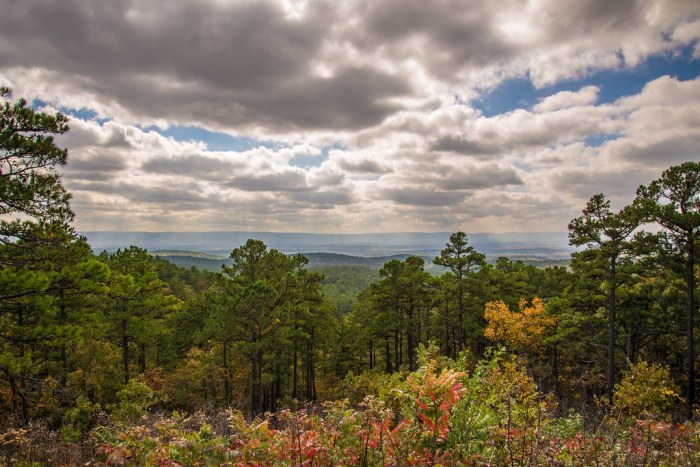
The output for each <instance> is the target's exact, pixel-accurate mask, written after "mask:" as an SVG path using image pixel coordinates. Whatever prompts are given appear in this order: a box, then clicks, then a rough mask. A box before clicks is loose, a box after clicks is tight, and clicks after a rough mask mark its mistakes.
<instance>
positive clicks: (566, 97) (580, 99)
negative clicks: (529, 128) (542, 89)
mask: <svg viewBox="0 0 700 467" xmlns="http://www.w3.org/2000/svg"><path fill="white" fill-rule="evenodd" d="M599 92H600V88H598V86H586V87H583V88H581V89H579V90H578V91H577V92H572V91H561V92H558V93H556V94H553V95H551V96H548V97H546V98H544V99H542V100H541V101H540V103H539V104H537V105H536V106H534V107H533V109H532V110H534V111H535V112H548V111H552V110H560V109H567V108H570V107H578V106H585V105H591V104H595V102H596V101H597V100H598V93H599Z"/></svg>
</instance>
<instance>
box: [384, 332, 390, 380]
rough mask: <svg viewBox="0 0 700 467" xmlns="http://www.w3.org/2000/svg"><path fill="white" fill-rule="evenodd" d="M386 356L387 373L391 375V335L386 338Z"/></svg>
mask: <svg viewBox="0 0 700 467" xmlns="http://www.w3.org/2000/svg"><path fill="white" fill-rule="evenodd" d="M384 355H385V357H386V372H387V373H391V352H390V350H389V335H388V334H387V335H385V336H384Z"/></svg>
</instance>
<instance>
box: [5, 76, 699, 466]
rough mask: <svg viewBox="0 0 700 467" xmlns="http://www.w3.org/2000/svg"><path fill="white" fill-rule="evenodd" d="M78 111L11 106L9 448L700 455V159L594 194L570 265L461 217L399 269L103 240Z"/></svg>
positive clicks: (58, 458)
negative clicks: (77, 181)
mask: <svg viewBox="0 0 700 467" xmlns="http://www.w3.org/2000/svg"><path fill="white" fill-rule="evenodd" d="M1 94H2V97H3V98H8V97H9V91H8V90H6V89H3V90H2V91H1ZM65 131H67V121H66V118H65V117H63V116H62V115H60V114H56V115H46V114H43V113H38V112H35V111H33V110H32V109H30V108H29V107H28V106H27V105H26V102H24V101H22V100H20V101H17V102H15V103H11V102H8V103H6V104H4V106H3V107H2V109H0V169H1V171H2V172H1V174H0V214H1V215H2V220H1V223H0V229H1V230H2V235H1V239H2V244H1V245H0V456H1V457H0V459H2V461H0V462H4V463H6V464H14V463H20V464H30V463H32V462H34V463H39V464H42V463H43V464H75V465H77V464H85V463H90V462H98V463H102V465H104V464H107V465H113V464H123V463H127V464H131V465H216V464H220V463H230V464H236V465H251V464H258V465H270V464H282V465H340V464H343V465H426V464H427V465H438V464H440V465H463V464H467V465H472V464H487V463H488V464H497V465H536V464H540V463H541V464H547V465H568V464H571V463H574V461H575V462H578V463H581V464H593V463H600V464H604V465H607V464H625V465H646V464H650V465H656V464H665V465H693V464H695V465H697V464H698V463H700V428H699V427H698V425H697V424H696V422H695V418H696V416H697V406H696V403H697V399H698V398H697V393H696V389H695V380H696V376H695V372H696V370H697V364H698V358H697V352H696V349H695V344H694V336H695V332H696V331H697V329H696V328H697V325H696V322H695V315H696V313H697V303H696V300H695V294H696V293H697V289H698V287H697V278H698V271H699V269H698V266H697V260H696V255H697V254H698V245H699V244H700V241H699V240H698V236H699V235H700V163H698V162H686V163H683V164H680V165H677V166H673V167H670V168H668V169H667V170H666V171H664V172H663V173H661V174H659V178H658V179H657V180H653V181H650V183H649V184H648V185H646V186H641V187H639V189H638V191H637V193H636V198H635V199H634V201H633V202H632V203H631V204H630V205H629V206H626V207H624V208H622V209H620V210H617V211H616V210H613V209H612V208H611V206H610V202H609V201H608V200H607V199H606V197H605V196H604V195H603V194H594V193H592V194H591V195H592V197H591V199H590V201H589V202H588V204H587V205H586V206H581V209H582V212H581V215H580V216H579V217H577V218H575V219H573V220H572V221H571V223H570V225H569V226H568V228H569V233H570V241H571V243H572V244H573V245H576V246H578V247H579V250H578V252H576V253H574V254H573V255H572V258H571V261H570V265H569V267H567V268H565V267H548V268H538V267H535V266H533V265H527V264H524V263H523V262H521V261H513V260H510V259H507V258H500V259H498V260H497V261H496V262H494V263H487V262H486V258H485V255H484V254H482V253H481V252H479V251H476V250H475V249H474V248H473V247H472V246H471V245H470V243H469V238H468V236H467V235H466V234H464V233H463V232H455V233H454V234H452V235H451V236H449V238H445V246H444V249H443V250H442V251H441V252H440V253H439V254H438V255H436V256H435V257H434V258H431V259H429V260H426V259H424V258H421V257H417V256H409V257H405V258H400V259H397V258H395V259H389V260H388V261H386V262H385V263H384V264H383V266H382V267H381V269H379V270H378V271H377V270H376V269H375V270H372V269H370V268H368V267H366V266H364V265H357V266H355V267H351V268H343V269H338V268H333V267H331V266H328V265H325V266H317V267H315V268H311V267H310V266H309V259H308V258H307V257H305V256H303V255H293V256H289V255H286V254H283V253H281V252H280V251H277V250H275V249H271V248H268V247H267V246H266V245H265V244H264V243H263V242H262V241H260V240H256V239H250V240H248V241H247V242H246V243H245V244H244V245H242V246H239V247H237V248H232V251H231V252H230V256H229V262H228V263H227V265H224V266H223V267H222V269H221V270H220V271H218V272H212V271H206V270H203V269H197V268H189V269H185V268H180V267H178V266H176V265H174V264H172V263H170V262H168V261H166V260H165V259H163V258H158V257H155V256H152V255H150V254H149V253H148V252H147V251H146V250H144V249H141V248H139V247H137V246H132V247H131V248H128V249H120V250H118V251H116V252H112V253H107V252H104V253H101V254H99V255H95V254H94V253H93V252H92V250H91V248H90V245H89V244H88V243H87V241H86V240H85V239H84V238H80V237H78V236H77V235H76V234H75V232H74V230H73V228H72V227H71V221H72V217H73V214H72V211H71V208H70V204H69V199H70V195H69V193H67V192H66V190H65V189H64V188H63V186H62V184H61V180H60V176H59V175H58V170H59V168H60V166H62V165H63V164H65V163H66V157H67V151H66V150H65V149H63V148H59V147H57V146H56V145H55V144H54V140H53V136H55V135H57V134H61V133H63V132H65ZM632 196H634V194H632V193H630V197H632ZM203 259H205V260H207V259H211V258H203ZM429 266H436V267H440V268H441V269H440V270H441V271H443V273H442V274H441V275H434V274H430V273H429V272H428V271H427V268H428V267H429Z"/></svg>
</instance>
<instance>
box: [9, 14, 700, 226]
mask: <svg viewBox="0 0 700 467" xmlns="http://www.w3.org/2000/svg"><path fill="white" fill-rule="evenodd" d="M2 11H3V14H2V15H0V82H1V83H5V84H9V85H11V86H12V87H13V88H14V92H15V95H17V96H26V97H28V98H29V99H35V98H36V99H39V100H40V101H41V102H43V103H46V104H47V105H48V106H49V107H48V108H51V109H54V108H60V109H69V110H70V109H81V110H88V111H90V110H91V111H94V112H95V113H97V114H98V117H99V119H90V118H79V117H76V118H73V119H71V122H70V124H71V131H70V132H69V133H67V134H66V135H63V136H60V137H58V138H57V141H58V142H59V144H61V145H65V146H67V147H69V150H70V151H69V162H68V165H67V166H66V167H65V168H63V169H62V173H63V179H64V181H65V183H66V185H67V187H68V188H69V189H70V190H72V191H73V192H74V194H75V196H74V200H73V205H74V207H75V209H76V211H77V212H78V217H77V221H76V222H77V225H78V227H79V228H84V229H99V228H110V227H113V226H119V228H125V229H136V230H139V229H153V230H159V229H160V230H163V229H170V228H172V229H183V230H188V229H201V230H207V229H211V230H217V229H231V228H247V229H250V230H255V229H272V230H301V231H304V230H314V231H344V230H345V231H347V230H350V231H363V230H397V229H401V230H405V229H412V230H432V229H436V230H449V229H455V228H463V229H465V230H471V231H474V230H484V231H488V230H500V231H507V230H531V231H532V230H562V229H564V228H565V226H566V224H567V223H568V220H570V219H571V218H572V217H573V216H575V215H577V214H578V213H579V212H580V209H581V208H582V206H583V205H585V202H586V200H587V199H588V198H589V197H590V196H591V195H592V194H594V193H596V192H599V191H602V192H604V193H606V194H608V195H609V196H611V197H612V198H614V200H615V202H616V203H620V204H623V203H625V202H629V200H630V197H631V196H633V192H634V188H636V186H637V185H638V184H640V183H648V182H649V181H650V180H651V179H653V178H655V177H657V176H658V175H659V174H660V172H661V171H662V170H663V169H664V168H666V167H667V166H668V165H670V164H674V163H679V162H682V161H684V160H698V159H699V158H700V156H699V155H698V153H697V150H696V149H695V148H697V147H700V130H698V129H699V128H700V117H699V116H700V78H696V79H690V80H685V81H684V80H681V79H677V78H675V77H672V76H662V77H660V78H658V79H654V80H652V81H650V82H648V83H646V85H645V86H644V87H643V89H642V90H641V91H639V92H635V93H634V94H633V95H628V96H625V97H622V98H620V99H618V100H617V101H614V102H606V103H600V102H599V95H600V94H601V93H602V92H603V91H605V90H606V88H605V85H604V84H600V85H598V84H596V85H590V84H588V85H584V84H580V83H578V80H580V79H581V78H582V77H587V76H592V75H594V74H595V73H596V72H597V71H600V70H607V71H609V72H610V73H609V75H614V73H615V72H616V71H619V70H625V71H626V76H636V75H635V71H639V70H643V69H644V67H645V66H651V62H649V61H648V60H649V59H650V58H659V57H666V58H668V59H669V60H674V57H675V59H677V58H678V57H679V56H683V57H684V58H683V59H684V60H688V59H689V58H688V56H689V55H692V56H694V57H696V59H697V57H699V56H700V55H698V50H699V49H698V47H699V45H698V44H700V28H698V24H699V23H698V22H699V21H700V3H698V2H694V1H688V0H652V1H646V0H645V1H642V0H620V1H616V2H610V1H608V0H590V1H586V2H581V1H579V0H542V1H538V2H527V3H523V2H521V1H517V0H505V1H502V2H463V1H457V0H436V1H432V2H405V1H400V0H386V1H381V2H376V1H370V0H352V1H347V2H340V3H339V2H331V1H330V0H311V1H309V2H301V3H295V2H286V1H281V0H280V1H277V0H260V1H248V0H241V1H221V0H203V1H200V2H196V3H194V2H189V1H185V0H173V1H170V2H167V3H163V2H152V1H139V2H137V1H135V0H125V1H123V2H114V1H108V0H94V1H90V2H85V1H79V0H65V1H61V2H58V1H56V0H29V1H24V2H5V4H4V5H3V8H2ZM693 64H695V62H693ZM510 78H519V79H521V80H529V81H530V82H531V83H532V84H533V85H534V86H535V87H536V88H538V95H539V96H542V97H541V99H540V100H539V101H538V102H536V103H535V104H534V105H532V106H527V107H523V108H515V109H513V110H511V111H508V112H504V113H501V114H497V115H490V116H487V115H485V114H483V113H482V112H480V111H479V110H478V109H476V108H474V107H472V102H475V99H476V98H478V97H479V96H480V95H482V94H484V93H486V92H488V91H490V90H493V89H494V88H497V87H498V86H501V85H504V84H503V83H507V82H508V80H509V79H510ZM563 82H566V83H565V84H566V88H567V89H577V88H578V90H573V91H571V90H569V91H562V90H561V87H557V85H559V84H561V83H563ZM550 86H551V88H550ZM545 94H548V95H545ZM84 113H85V112H79V113H78V115H82V114H84ZM174 125H183V126H186V127H188V128H195V129H196V128H202V129H206V130H208V131H209V132H222V133H224V134H226V135H227V136H228V137H230V138H229V139H232V138H236V137H241V138H243V139H245V140H257V141H265V145H264V147H263V146H262V145H261V146H260V147H255V148H250V149H247V150H225V148H224V150H219V151H214V150H210V149H209V147H208V146H207V142H206V141H177V140H175V139H173V138H168V137H165V136H163V135H162V134H159V132H158V131H155V130H146V129H145V128H156V129H160V130H161V133H163V131H162V129H166V128H168V127H170V126H174ZM176 133H177V132H173V133H171V134H176ZM329 148H331V149H329ZM338 148H342V149H338ZM296 155H303V156H307V157H308V156H313V157H314V159H313V163H309V166H308V167H303V168H301V167H296V166H295V165H294V164H293V163H292V162H293V159H294V157H295V156H296Z"/></svg>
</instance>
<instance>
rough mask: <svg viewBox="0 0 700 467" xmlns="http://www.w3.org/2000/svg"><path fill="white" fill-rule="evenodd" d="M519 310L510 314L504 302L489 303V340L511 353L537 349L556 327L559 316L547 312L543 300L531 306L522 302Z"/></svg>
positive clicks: (486, 317) (486, 316)
mask: <svg viewBox="0 0 700 467" xmlns="http://www.w3.org/2000/svg"><path fill="white" fill-rule="evenodd" d="M519 308H520V310H519V311H511V310H510V308H509V307H508V305H506V304H505V303H504V302H503V301H500V300H498V301H495V302H488V303H487V304H486V309H485V311H484V318H485V319H486V322H487V323H488V325H487V326H486V331H484V335H485V336H486V338H488V339H490V340H492V341H494V342H500V343H503V344H504V345H505V346H506V347H508V348H509V349H511V350H519V349H521V350H536V349H539V348H540V347H541V345H542V342H543V340H544V338H545V337H547V336H548V335H549V334H550V333H551V332H552V331H553V330H554V326H555V325H556V317H554V316H551V315H550V314H548V313H547V310H546V308H545V306H544V302H543V301H542V299H541V298H538V297H535V298H533V299H532V301H531V302H530V303H528V302H527V300H525V299H521V300H520V305H519Z"/></svg>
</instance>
